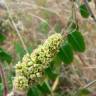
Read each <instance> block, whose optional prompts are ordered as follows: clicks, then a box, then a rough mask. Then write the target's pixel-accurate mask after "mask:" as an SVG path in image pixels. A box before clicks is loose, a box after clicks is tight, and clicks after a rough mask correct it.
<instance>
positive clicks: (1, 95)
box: [0, 83, 3, 96]
mask: <svg viewBox="0 0 96 96" xmlns="http://www.w3.org/2000/svg"><path fill="white" fill-rule="evenodd" d="M0 96H3V84H2V83H0Z"/></svg>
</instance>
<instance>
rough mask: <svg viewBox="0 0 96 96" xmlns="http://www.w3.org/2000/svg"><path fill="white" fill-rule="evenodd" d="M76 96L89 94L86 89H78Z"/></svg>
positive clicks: (87, 95)
mask: <svg viewBox="0 0 96 96" xmlns="http://www.w3.org/2000/svg"><path fill="white" fill-rule="evenodd" d="M77 94H78V96H90V94H91V92H90V91H89V90H88V89H80V90H79V92H78V93H77Z"/></svg>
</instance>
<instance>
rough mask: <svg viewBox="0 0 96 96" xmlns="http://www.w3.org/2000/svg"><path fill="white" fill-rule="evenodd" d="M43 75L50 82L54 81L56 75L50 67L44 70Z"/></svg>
mask: <svg viewBox="0 0 96 96" xmlns="http://www.w3.org/2000/svg"><path fill="white" fill-rule="evenodd" d="M45 75H47V76H48V77H49V78H50V79H51V80H55V78H56V77H57V75H58V74H56V73H55V72H54V71H53V70H52V68H51V67H48V68H47V69H45Z"/></svg>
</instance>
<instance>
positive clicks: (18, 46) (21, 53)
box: [14, 42, 25, 58]
mask: <svg viewBox="0 0 96 96" xmlns="http://www.w3.org/2000/svg"><path fill="white" fill-rule="evenodd" d="M14 46H15V50H16V53H17V54H18V55H19V56H20V58H22V57H23V56H24V54H25V50H24V48H23V47H22V45H21V44H20V43H19V42H16V43H15V44H14Z"/></svg>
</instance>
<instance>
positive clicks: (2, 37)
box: [0, 33, 6, 42]
mask: <svg viewBox="0 0 96 96" xmlns="http://www.w3.org/2000/svg"><path fill="white" fill-rule="evenodd" d="M5 39H6V37H5V36H4V35H3V34H1V33H0V42H3V41H4V40H5Z"/></svg>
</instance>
